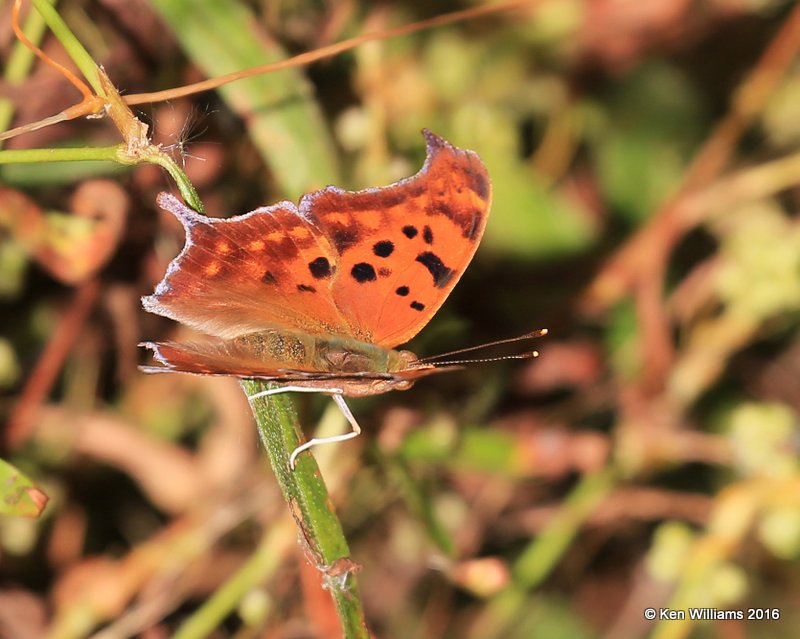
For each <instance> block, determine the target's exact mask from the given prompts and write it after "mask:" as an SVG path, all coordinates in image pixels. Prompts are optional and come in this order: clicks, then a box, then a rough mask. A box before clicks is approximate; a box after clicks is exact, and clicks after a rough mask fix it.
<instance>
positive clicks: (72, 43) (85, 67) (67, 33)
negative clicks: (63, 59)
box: [31, 0, 105, 95]
mask: <svg viewBox="0 0 800 639" xmlns="http://www.w3.org/2000/svg"><path fill="white" fill-rule="evenodd" d="M31 2H32V3H33V6H34V7H36V10H37V11H38V12H39V13H40V14H41V15H42V17H43V18H44V20H45V22H46V23H47V26H48V27H50V31H52V32H53V35H55V36H56V38H58V41H59V42H61V45H62V46H63V47H64V49H65V50H66V52H67V54H69V57H70V58H71V59H72V61H73V62H74V63H75V66H77V67H78V69H79V70H80V72H81V73H82V74H83V77H84V78H86V80H87V81H88V82H89V84H91V85H92V89H94V92H95V93H96V94H97V95H105V91H104V90H103V85H102V83H101V81H100V74H99V71H100V69H99V67H98V66H97V63H96V62H95V61H94V59H93V58H92V56H91V55H90V54H89V52H88V51H87V50H86V49H85V48H84V46H83V45H82V44H81V43H80V41H79V40H78V38H76V37H75V34H73V33H72V31H71V30H70V28H69V27H68V26H67V23H66V22H64V20H63V19H62V18H61V16H60V15H59V14H58V11H56V9H55V8H54V7H53V5H51V4H50V2H48V0H31Z"/></svg>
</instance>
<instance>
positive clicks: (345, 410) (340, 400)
mask: <svg viewBox="0 0 800 639" xmlns="http://www.w3.org/2000/svg"><path fill="white" fill-rule="evenodd" d="M326 392H327V393H328V394H330V395H331V397H332V398H333V401H334V402H336V405H337V406H338V407H339V410H341V411H342V415H344V416H345V419H346V420H347V421H348V422H350V427H351V428H352V430H351V431H350V432H349V433H343V434H341V435H332V436H330V437H314V438H312V439H309V440H308V441H307V442H306V443H305V444H301V445H300V446H298V447H297V448H295V449H294V450H293V451H292V454H291V455H290V456H289V466H290V467H291V468H294V466H295V464H296V463H297V456H298V455H299V454H300V453H302V452H303V451H306V450H308V449H309V448H311V447H312V446H317V445H319V444H333V443H335V442H343V441H346V440H348V439H353V437H358V436H359V435H360V434H361V426H359V425H358V422H357V421H356V418H355V417H354V416H353V413H352V412H351V411H350V407H349V406H348V405H347V404H345V401H344V397H342V394H341V393H335V392H333V393H332V392H331V389H327V390H326Z"/></svg>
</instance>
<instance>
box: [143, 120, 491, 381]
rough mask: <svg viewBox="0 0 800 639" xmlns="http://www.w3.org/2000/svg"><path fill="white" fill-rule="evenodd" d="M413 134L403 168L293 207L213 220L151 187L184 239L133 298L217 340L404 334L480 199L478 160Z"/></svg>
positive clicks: (466, 247) (477, 226) (371, 338)
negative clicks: (372, 183)
mask: <svg viewBox="0 0 800 639" xmlns="http://www.w3.org/2000/svg"><path fill="white" fill-rule="evenodd" d="M424 133H425V137H426V141H427V159H426V161H425V164H424V166H423V167H422V169H421V170H420V172H419V173H417V174H416V175H415V176H413V177H410V178H408V179H406V180H402V181H400V182H397V183H395V184H392V185H390V186H386V187H381V188H374V189H366V190H363V191H356V192H348V191H343V190H341V189H338V188H335V187H328V188H326V189H322V190H321V191H317V192H314V193H311V194H309V195H307V196H305V197H304V198H303V199H302V200H301V202H300V207H299V209H298V208H297V207H296V206H295V205H294V204H292V203H290V202H281V203H279V204H276V205H274V206H270V207H263V208H260V209H256V210H255V211H251V212H250V213H247V214H245V215H240V216H237V217H233V218H230V219H217V218H209V217H206V216H204V215H201V214H199V213H196V212H195V211H193V210H192V209H190V208H188V207H187V206H185V205H184V204H182V203H181V202H180V201H179V200H177V199H176V198H175V197H173V196H171V195H169V194H167V193H162V194H160V195H159V197H158V204H159V206H161V207H162V208H163V209H165V210H167V211H169V212H171V213H173V214H174V215H175V216H176V217H177V218H178V219H179V220H180V221H181V223H182V224H183V226H184V228H185V230H186V244H185V246H184V248H183V250H182V251H181V253H180V255H179V256H178V257H176V258H175V259H174V260H173V261H172V263H171V264H170V266H169V268H168V269H167V274H166V275H165V277H164V279H163V280H162V281H161V282H160V283H159V284H158V286H157V287H156V290H155V293H154V294H153V295H151V296H148V297H145V298H143V299H142V303H143V305H144V307H145V308H146V309H147V310H149V311H151V312H153V313H157V314H159V315H164V316H166V317H170V318H172V319H174V320H177V321H179V322H182V323H184V324H187V325H188V326H191V327H193V328H196V329H198V330H200V331H202V332H205V333H208V334H210V335H214V336H217V337H221V338H232V337H236V336H238V335H242V334H245V333H249V332H254V331H261V330H265V329H269V328H281V329H292V330H301V331H303V332H306V333H311V334H315V335H322V336H326V335H328V336H330V335H340V336H346V337H351V338H355V339H357V340H361V341H365V342H371V343H375V344H379V345H382V346H386V347H393V346H395V345H397V344H401V343H403V342H406V341H408V340H409V339H411V337H413V336H414V335H416V334H417V333H418V332H419V330H420V329H421V328H422V327H423V326H424V325H425V324H427V323H428V321H429V320H430V319H431V317H432V316H433V314H434V313H435V312H436V311H437V310H438V308H439V307H440V306H441V305H442V303H443V302H444V300H445V299H446V297H447V295H448V294H449V293H450V291H451V290H452V289H453V287H454V286H455V284H456V282H457V281H458V279H459V278H460V277H461V275H462V274H463V272H464V270H465V269H466V267H467V265H468V264H469V262H470V260H471V259H472V256H473V254H474V253H475V250H476V248H477V246H478V242H479V241H480V239H481V237H482V235H483V230H484V227H485V225H486V219H487V216H488V212H489V204H490V200H491V186H490V183H489V177H488V175H487V172H486V168H485V167H484V165H483V163H482V162H481V160H480V158H478V156H477V155H476V154H475V153H473V152H471V151H464V150H461V149H457V148H456V147H454V146H452V145H450V144H449V143H447V142H445V141H444V140H442V139H441V138H439V137H438V136H436V135H434V134H432V133H430V132H428V131H425V132H424ZM230 374H235V373H230Z"/></svg>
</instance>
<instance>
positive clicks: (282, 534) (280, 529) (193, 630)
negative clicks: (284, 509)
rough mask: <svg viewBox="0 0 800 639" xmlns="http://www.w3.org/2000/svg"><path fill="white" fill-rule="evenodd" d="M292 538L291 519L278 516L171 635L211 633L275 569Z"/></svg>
mask: <svg viewBox="0 0 800 639" xmlns="http://www.w3.org/2000/svg"><path fill="white" fill-rule="evenodd" d="M293 541H294V530H293V527H292V525H291V522H290V521H288V520H287V519H282V520H281V521H280V522H279V523H278V524H277V525H276V526H273V527H272V528H270V529H269V530H268V531H267V532H266V534H265V535H264V536H263V537H262V538H261V542H260V543H259V544H258V548H256V551H255V552H254V553H253V554H252V555H250V557H249V558H248V559H247V561H246V562H245V563H244V564H243V565H242V567H241V568H239V570H237V571H236V573H235V574H234V575H233V576H232V577H231V578H230V579H228V581H226V582H225V583H224V584H223V585H222V586H220V587H219V588H217V590H216V591H215V592H214V594H212V595H211V596H210V597H209V598H208V599H207V600H206V601H205V602H203V604H202V606H201V607H200V608H198V609H197V611H196V612H194V613H193V614H192V615H191V616H190V617H189V618H188V619H187V620H186V621H184V622H183V623H182V624H181V626H180V628H178V631H177V632H176V633H175V634H174V635H173V636H172V639H201V638H202V637H209V636H211V635H212V634H213V633H214V631H215V630H216V629H217V628H218V627H219V625H220V624H221V623H222V622H223V621H224V620H225V618H226V617H227V616H228V615H230V614H231V612H233V610H234V609H235V608H236V606H238V605H239V604H240V603H241V602H242V600H243V599H244V598H245V596H246V595H247V593H248V592H250V591H251V590H253V589H254V588H256V587H257V586H258V585H259V584H261V583H263V582H264V581H265V580H266V579H267V578H268V577H269V576H271V575H273V574H274V573H275V571H276V570H277V569H278V568H279V567H280V565H281V561H282V559H283V554H284V552H283V550H284V549H285V548H286V547H287V546H289V545H290V544H292V543H293Z"/></svg>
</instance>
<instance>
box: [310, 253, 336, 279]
mask: <svg viewBox="0 0 800 639" xmlns="http://www.w3.org/2000/svg"><path fill="white" fill-rule="evenodd" d="M308 270H309V272H310V273H311V275H312V276H313V277H314V279H317V280H321V279H325V278H326V277H330V276H331V274H332V273H333V271H332V270H331V263H330V262H329V261H328V258H326V257H318V258H317V259H315V260H312V261H310V262H309V263H308Z"/></svg>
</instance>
